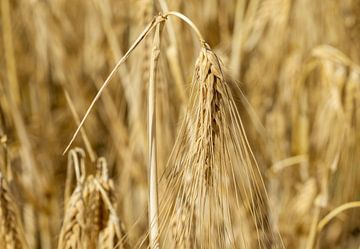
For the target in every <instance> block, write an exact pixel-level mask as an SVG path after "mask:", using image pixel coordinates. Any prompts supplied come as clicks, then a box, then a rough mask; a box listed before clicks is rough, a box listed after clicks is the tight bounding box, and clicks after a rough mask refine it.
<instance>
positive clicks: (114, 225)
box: [94, 179, 131, 249]
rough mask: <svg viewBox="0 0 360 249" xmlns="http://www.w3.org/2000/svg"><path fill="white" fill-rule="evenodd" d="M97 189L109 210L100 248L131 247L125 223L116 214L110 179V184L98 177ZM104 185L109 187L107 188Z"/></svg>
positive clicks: (100, 240) (99, 244)
mask: <svg viewBox="0 0 360 249" xmlns="http://www.w3.org/2000/svg"><path fill="white" fill-rule="evenodd" d="M94 184H95V186H96V187H97V190H98V191H99V192H100V194H101V198H102V201H103V202H104V204H105V205H106V208H107V211H108V212H109V215H108V217H107V218H106V219H105V217H104V220H106V226H105V227H104V229H103V230H101V231H100V234H99V237H98V238H99V240H98V248H99V249H113V248H119V249H130V248H131V247H130V245H129V242H128V239H127V235H126V230H125V228H124V225H123V223H122V222H121V220H120V219H119V218H118V216H117V214H116V209H115V205H114V201H113V200H112V198H111V196H112V192H113V185H112V182H111V181H109V185H105V186H104V184H102V183H101V182H100V181H98V179H96V180H95V181H94ZM104 187H108V189H105V188H104Z"/></svg>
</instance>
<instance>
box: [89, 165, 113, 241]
mask: <svg viewBox="0 0 360 249" xmlns="http://www.w3.org/2000/svg"><path fill="white" fill-rule="evenodd" d="M96 181H97V182H99V184H100V185H101V187H102V188H103V189H104V191H105V192H106V194H107V196H109V198H110V199H112V197H113V190H114V187H113V183H112V181H111V180H110V179H109V177H108V170H107V165H106V161H105V159H104V158H99V159H98V162H97V172H96V176H95V177H94V176H92V175H91V176H89V177H88V178H87V179H86V182H85V184H84V189H83V199H84V203H85V209H86V211H85V212H86V219H85V221H86V229H87V230H86V232H87V236H88V238H89V245H88V246H89V248H97V244H98V237H99V235H100V232H101V231H102V230H103V229H105V228H106V222H107V220H108V219H109V211H108V209H107V207H106V205H105V203H104V201H103V198H102V197H101V193H100V191H99V189H98V187H97V186H96V183H95V182H96Z"/></svg>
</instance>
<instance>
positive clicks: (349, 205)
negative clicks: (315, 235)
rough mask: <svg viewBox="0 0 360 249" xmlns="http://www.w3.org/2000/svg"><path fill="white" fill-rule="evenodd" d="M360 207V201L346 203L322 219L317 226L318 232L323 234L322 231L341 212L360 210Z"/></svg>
mask: <svg viewBox="0 0 360 249" xmlns="http://www.w3.org/2000/svg"><path fill="white" fill-rule="evenodd" d="M359 207H360V201H354V202H348V203H345V204H343V205H341V206H339V207H337V208H335V209H334V210H332V211H331V212H330V213H328V214H327V215H326V216H325V217H324V218H322V219H321V220H320V222H319V224H318V225H317V231H318V232H321V230H323V228H324V227H325V226H326V225H327V224H328V223H329V222H330V221H331V220H332V219H333V218H335V217H336V216H337V215H338V214H340V213H341V212H343V211H345V210H348V209H351V208H359Z"/></svg>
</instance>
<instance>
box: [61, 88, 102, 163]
mask: <svg viewBox="0 0 360 249" xmlns="http://www.w3.org/2000/svg"><path fill="white" fill-rule="evenodd" d="M63 91H64V95H65V99H66V102H67V103H68V105H69V108H70V111H71V114H72V116H73V118H74V120H75V123H76V125H79V124H80V118H79V115H78V114H77V112H76V109H75V106H74V103H73V101H72V100H71V97H70V94H69V93H68V91H67V90H66V89H65V87H63ZM80 133H81V137H82V139H83V141H84V144H85V148H86V151H87V153H88V154H89V157H90V160H91V162H95V160H96V158H97V156H96V153H95V151H94V149H93V148H92V146H91V144H90V140H89V138H88V136H87V135H86V132H85V130H84V129H81V130H80Z"/></svg>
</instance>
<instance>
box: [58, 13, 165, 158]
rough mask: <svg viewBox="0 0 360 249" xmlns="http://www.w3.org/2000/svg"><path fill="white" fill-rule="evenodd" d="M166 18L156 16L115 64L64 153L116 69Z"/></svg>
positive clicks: (67, 147)
mask: <svg viewBox="0 0 360 249" xmlns="http://www.w3.org/2000/svg"><path fill="white" fill-rule="evenodd" d="M163 21H164V18H163V17H162V16H156V17H155V18H154V19H153V20H152V21H151V22H150V24H149V25H148V26H147V27H146V28H145V29H144V31H143V32H141V34H140V35H139V36H138V38H137V39H136V40H135V42H134V43H133V44H132V45H131V47H130V48H129V50H128V51H127V52H126V53H125V55H124V56H123V57H122V58H121V59H120V60H119V61H118V63H117V64H116V65H115V67H114V68H113V70H112V71H111V72H110V74H109V76H108V77H107V78H106V80H105V82H104V83H103V85H102V86H101V88H100V89H99V91H98V92H97V94H96V95H95V97H94V99H93V101H92V102H91V104H90V106H89V108H88V109H87V111H86V113H85V115H84V117H83V119H82V120H81V122H80V124H79V126H78V128H77V129H76V131H75V133H74V135H73V137H72V138H71V140H70V142H69V144H68V145H67V146H66V148H65V150H64V152H63V155H64V154H65V153H66V152H67V151H68V150H69V148H70V146H71V145H72V143H73V142H74V140H75V138H76V136H77V135H78V133H79V132H80V129H81V127H82V126H83V125H84V123H85V120H86V118H87V117H88V116H89V114H90V111H91V110H92V108H93V107H94V105H95V103H96V101H97V100H98V99H99V98H100V96H101V94H102V92H103V91H104V89H105V88H106V87H107V85H108V84H109V82H110V80H111V79H112V77H113V76H114V75H115V73H116V71H117V70H118V69H119V67H120V66H121V65H122V64H123V63H124V62H125V61H126V59H127V58H128V57H129V56H130V54H131V52H132V51H133V50H134V49H135V48H136V47H137V46H138V45H139V44H140V42H141V41H142V40H143V39H144V38H145V37H146V36H147V35H148V34H149V33H150V32H151V31H152V29H153V28H154V27H155V26H156V24H158V23H159V22H163Z"/></svg>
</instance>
